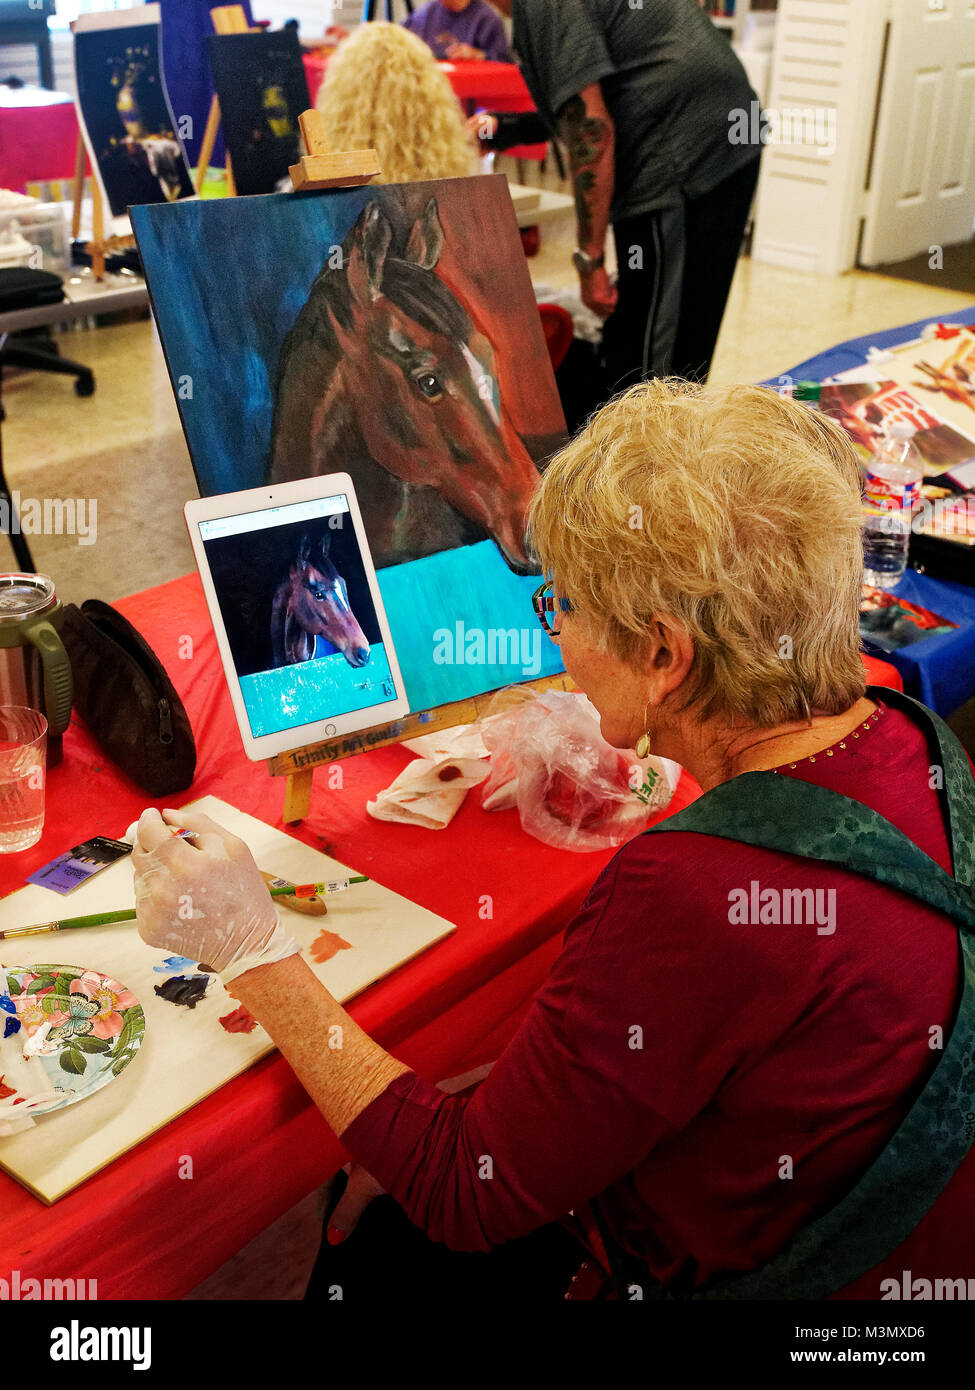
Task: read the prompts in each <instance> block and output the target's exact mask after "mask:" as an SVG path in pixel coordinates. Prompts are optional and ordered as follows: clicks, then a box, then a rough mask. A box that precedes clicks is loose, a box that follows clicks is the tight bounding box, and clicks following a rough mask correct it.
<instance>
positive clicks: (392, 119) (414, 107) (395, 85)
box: [316, 23, 477, 183]
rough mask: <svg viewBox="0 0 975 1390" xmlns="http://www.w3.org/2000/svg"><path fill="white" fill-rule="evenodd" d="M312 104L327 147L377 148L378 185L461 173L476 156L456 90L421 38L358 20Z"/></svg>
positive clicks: (472, 169) (470, 170) (391, 26)
mask: <svg viewBox="0 0 975 1390" xmlns="http://www.w3.org/2000/svg"><path fill="white" fill-rule="evenodd" d="M316 105H317V107H318V109H319V111H321V112H322V114H323V116H324V117H325V128H326V132H327V134H328V140H329V144H330V146H331V148H332V149H333V150H336V151H340V150H356V149H374V150H375V151H376V153H377V154H378V155H379V163H380V166H381V168H382V173H381V174H380V175H379V177H378V179H376V182H377V183H408V182H411V181H414V180H422V179H452V178H461V177H463V176H464V175H466V174H473V173H476V171H477V170H476V165H477V157H476V154H475V151H474V149H473V146H472V144H471V141H470V138H469V136H468V134H467V128H466V124H465V120H464V113H463V111H462V110H461V108H460V103H459V102H458V100H457V98H456V97H455V96H454V92H453V88H452V87H451V85H450V83H449V82H448V81H447V79H446V77H445V76H444V75H443V73H442V72H441V71H440V69H439V68H438V67H437V64H436V61H435V59H434V57H433V54H432V53H431V52H430V49H429V48H428V47H427V45H426V44H425V43H424V42H423V40H422V39H419V38H417V37H416V35H415V34H411V33H409V32H408V31H407V30H406V29H404V28H402V27H401V26H400V25H398V24H383V23H373V24H363V25H361V27H360V28H358V29H357V30H356V31H355V33H353V34H351V35H350V36H349V38H347V39H345V40H344V41H343V42H342V43H341V44H340V45H339V47H338V49H337V50H336V52H335V54H334V55H333V57H332V58H331V60H330V62H329V65H328V71H327V73H326V74H325V80H324V82H323V83H322V85H321V87H320V89H319V92H318V99H317V102H316Z"/></svg>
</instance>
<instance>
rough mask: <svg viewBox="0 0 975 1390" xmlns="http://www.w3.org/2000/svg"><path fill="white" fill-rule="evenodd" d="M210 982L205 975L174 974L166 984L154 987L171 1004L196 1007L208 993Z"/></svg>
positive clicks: (161, 997) (160, 996)
mask: <svg viewBox="0 0 975 1390" xmlns="http://www.w3.org/2000/svg"><path fill="white" fill-rule="evenodd" d="M209 983H210V981H209V980H208V979H207V978H206V976H205V975H173V976H172V978H171V979H168V980H167V981H166V982H165V984H161V985H153V989H154V990H155V991H156V993H157V994H158V995H159V998H160V999H167V1000H168V1001H169V1003H170V1004H182V1005H184V1006H185V1007H186V1008H187V1009H195V1008H196V1006H197V1004H198V1003H199V1002H200V1000H201V999H202V998H203V996H204V995H205V994H206V992H207V985H208V984H209Z"/></svg>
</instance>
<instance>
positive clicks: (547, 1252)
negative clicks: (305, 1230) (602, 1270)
mask: <svg viewBox="0 0 975 1390" xmlns="http://www.w3.org/2000/svg"><path fill="white" fill-rule="evenodd" d="M345 1182H346V1178H345V1174H344V1173H340V1174H339V1175H338V1177H337V1178H336V1180H335V1183H334V1184H333V1187H332V1191H331V1193H330V1194H329V1204H328V1211H327V1212H326V1215H325V1219H324V1221H323V1222H322V1244H321V1249H320V1250H319V1252H318V1258H317V1260H316V1261H315V1267H314V1269H313V1270H312V1274H311V1279H310V1280H309V1282H308V1288H307V1290H306V1292H305V1299H306V1300H307V1301H308V1302H323V1303H326V1302H331V1301H337V1300H338V1299H341V1300H342V1302H344V1303H350V1302H354V1303H358V1304H360V1305H362V1304H365V1305H367V1306H369V1307H370V1308H375V1307H376V1306H377V1301H379V1302H383V1301H384V1302H386V1303H388V1304H390V1305H392V1306H396V1305H400V1304H410V1303H417V1304H423V1305H424V1306H425V1307H426V1308H428V1309H430V1308H432V1309H437V1308H440V1307H443V1306H444V1305H451V1304H458V1305H461V1304H462V1305H464V1306H466V1307H467V1308H468V1309H470V1308H473V1307H477V1306H478V1305H479V1304H484V1303H491V1302H493V1303H497V1304H502V1303H503V1304H512V1305H515V1304H528V1305H532V1304H544V1303H560V1302H562V1301H563V1299H564V1297H565V1292H566V1290H567V1289H568V1287H569V1284H570V1283H571V1281H572V1276H573V1275H574V1274H575V1273H576V1271H577V1270H578V1268H579V1266H580V1265H581V1264H582V1262H583V1260H584V1259H585V1258H586V1256H587V1253H588V1252H587V1251H586V1250H585V1248H584V1247H583V1246H582V1245H580V1243H579V1242H578V1241H577V1240H576V1239H575V1237H574V1236H572V1235H571V1234H570V1233H569V1232H568V1231H567V1230H566V1229H565V1228H564V1227H563V1226H560V1225H559V1224H558V1223H557V1222H554V1223H552V1224H551V1225H547V1226H541V1227H539V1229H538V1230H537V1231H533V1232H532V1233H531V1234H530V1235H527V1236H523V1237H522V1238H521V1239H520V1240H512V1241H506V1242H505V1244H503V1245H498V1246H496V1247H495V1248H494V1249H493V1250H491V1251H489V1252H488V1253H487V1254H480V1253H476V1252H466V1251H456V1250H449V1249H448V1248H447V1246H446V1245H436V1244H434V1242H433V1241H431V1240H429V1239H428V1238H427V1236H426V1235H425V1234H424V1233H423V1231H421V1230H420V1229H419V1227H417V1226H414V1225H413V1224H412V1222H411V1221H410V1220H409V1219H408V1217H407V1216H406V1213H405V1212H404V1211H403V1209H402V1207H401V1206H400V1205H399V1204H398V1202H396V1201H395V1200H394V1199H393V1198H392V1197H389V1196H384V1197H377V1198H376V1199H375V1201H373V1202H370V1204H369V1206H368V1207H366V1209H365V1211H364V1212H363V1213H362V1216H361V1217H360V1218H359V1224H358V1226H357V1227H356V1228H355V1230H354V1231H353V1232H352V1234H351V1235H349V1236H347V1237H346V1239H345V1240H344V1241H343V1242H342V1244H341V1245H334V1246H333V1245H329V1244H328V1241H327V1240H326V1238H325V1232H326V1229H327V1227H328V1221H329V1216H330V1215H331V1212H332V1210H333V1209H334V1207H335V1205H336V1203H337V1202H338V1200H339V1197H340V1196H341V1194H342V1192H343V1191H344V1190H345Z"/></svg>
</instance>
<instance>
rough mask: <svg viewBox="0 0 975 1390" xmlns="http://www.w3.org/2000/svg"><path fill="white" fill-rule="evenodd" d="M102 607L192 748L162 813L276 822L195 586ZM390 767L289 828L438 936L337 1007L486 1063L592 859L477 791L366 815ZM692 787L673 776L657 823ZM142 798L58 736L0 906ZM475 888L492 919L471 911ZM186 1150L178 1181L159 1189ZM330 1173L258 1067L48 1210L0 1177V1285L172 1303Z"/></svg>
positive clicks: (399, 755)
mask: <svg viewBox="0 0 975 1390" xmlns="http://www.w3.org/2000/svg"><path fill="white" fill-rule="evenodd" d="M118 606H119V608H120V609H122V611H123V612H125V613H126V615H127V616H128V617H129V618H130V619H131V620H132V621H133V622H134V623H135V624H136V626H137V627H139V629H140V630H141V631H142V632H144V633H145V635H146V637H147V638H148V639H149V641H150V643H151V644H152V646H153V647H154V648H155V650H156V651H157V652H158V654H159V656H160V657H161V659H162V660H163V661H164V662H165V664H166V665H167V667H168V668H169V670H170V672H171V674H172V677H173V680H174V682H175V684H176V687H177V689H178V690H179V692H180V695H181V696H182V698H183V700H184V701H185V703H186V707H187V709H188V711H189V714H190V718H191V720H192V722H193V728H194V731H195V733H196V739H197V746H198V750H199V754H200V759H199V765H198V770H197V776H196V779H195V781H194V784H193V786H192V788H191V789H190V790H189V791H188V792H186V793H185V794H183V795H181V796H180V797H176V798H172V797H171V798H169V801H176V802H177V804H180V803H182V802H183V801H188V800H190V799H192V798H193V797H195V796H203V795H206V794H207V793H210V792H212V793H214V794H215V795H218V796H221V797H223V798H224V799H225V800H227V801H229V802H231V803H232V804H233V805H235V806H238V807H240V808H241V809H242V810H244V811H248V812H250V813H251V814H252V815H255V816H258V817H260V818H262V819H264V820H266V821H268V822H269V823H271V824H274V825H278V826H280V825H281V824H282V822H281V808H282V796H283V791H284V783H283V782H282V781H278V780H272V779H271V778H270V777H269V776H268V774H267V771H266V769H265V767H264V765H263V764H254V763H249V762H247V760H246V759H245V758H244V756H243V753H242V752H241V749H240V741H239V737H238V734H237V727H236V723H235V721H234V718H233V712H232V710H231V706H230V699H229V696H228V694H227V689H226V686H225V683H224V679H223V675H222V672H221V668H220V665H219V660H218V656H217V650H216V643H215V641H214V638H213V633H212V630H211V628H210V623H209V619H208V617H207V613H206V607H205V604H204V602H203V596H202V590H201V588H200V583H199V580H198V578H197V577H196V576H195V575H192V576H187V577H186V578H183V579H178V580H174V581H173V582H172V583H170V584H165V585H163V586H161V587H160V588H157V589H150V590H148V591H147V592H146V593H144V594H139V595H137V596H135V597H133V598H131V599H128V600H126V601H124V602H122V603H120V604H119V605H118ZM187 638H189V641H190V643H191V650H192V656H191V657H189V658H187V659H183V658H181V656H180V652H181V650H182V651H183V652H186V651H187V650H188V647H187V643H186V639H187ZM409 756H410V755H409V754H408V753H406V752H405V751H404V750H402V749H400V748H387V749H378V750H376V751H374V752H370V753H363V754H361V755H360V756H358V757H355V758H351V759H349V760H348V761H347V762H345V763H343V764H342V769H343V774H344V786H343V788H342V790H341V791H338V790H332V791H330V790H328V788H327V777H325V776H324V775H322V774H321V773H319V775H318V778H317V779H316V787H315V791H314V793H313V796H312V807H311V812H310V814H309V816H308V818H307V820H306V821H305V822H304V823H303V824H302V825H301V827H300V828H298V829H296V830H293V831H292V833H294V834H297V835H298V837H299V838H300V839H302V840H305V841H306V842H307V843H309V844H312V845H315V846H316V847H320V848H322V849H324V850H325V851H326V852H327V853H329V854H333V855H334V856H335V857H336V858H337V859H340V860H341V861H343V862H344V863H348V864H350V865H353V866H354V867H356V868H357V869H359V870H361V871H362V872H364V873H368V874H370V875H371V876H372V877H374V878H376V879H378V880H379V881H380V882H381V883H384V884H387V885H388V886H389V887H390V888H392V889H394V890H395V891H397V892H399V893H403V894H404V895H405V896H407V897H410V898H412V899H414V900H415V901H416V902H419V903H422V904H423V906H424V907H428V908H430V909H431V910H432V911H434V912H437V913H439V914H441V915H442V916H444V917H446V918H448V919H449V920H450V921H453V922H456V923H457V928H458V929H457V931H456V932H455V933H454V934H453V935H452V936H450V937H449V938H448V939H447V940H446V941H443V942H441V943H439V944H438V945H436V946H434V947H433V948H431V949H430V950H429V951H427V952H425V953H424V954H422V955H420V956H419V957H417V959H415V960H413V961H411V962H409V963H408V964H407V965H404V966H403V967H402V968H401V969H399V970H397V971H396V972H395V973H394V974H393V975H391V976H390V977H388V978H387V979H385V980H382V981H381V982H380V983H379V984H377V985H374V986H373V987H372V988H371V989H369V990H367V991H366V992H365V993H363V994H361V995H360V996H359V997H358V998H357V999H356V1000H355V1002H354V1003H353V1005H352V1013H353V1014H354V1015H355V1018H356V1020H357V1021H358V1022H359V1023H360V1024H361V1025H362V1027H363V1028H365V1029H366V1030H367V1031H368V1032H370V1033H371V1034H372V1035H373V1036H374V1037H376V1038H377V1039H378V1040H379V1041H380V1042H382V1043H383V1045H384V1046H386V1047H388V1048H391V1049H393V1050H394V1051H395V1052H396V1055H397V1056H399V1057H401V1058H402V1059H403V1060H404V1061H406V1062H407V1063H409V1064H410V1065H412V1066H414V1067H416V1068H417V1069H418V1070H419V1071H420V1072H421V1073H422V1074H424V1075H426V1076H428V1077H430V1078H431V1079H433V1080H436V1079H439V1078H440V1077H442V1076H449V1075H452V1074H456V1073H457V1072H460V1071H463V1070H465V1069H466V1068H467V1067H468V1066H473V1065H475V1064H477V1063H478V1062H481V1061H487V1060H490V1059H491V1058H493V1057H495V1056H497V1054H498V1051H499V1050H500V1048H501V1047H502V1046H503V1045H504V1043H505V1042H506V1040H507V1039H508V1037H510V1035H511V1033H512V1032H513V1031H514V1028H515V1026H516V1025H517V1022H518V1018H519V1016H520V1013H521V1011H522V1010H523V1009H524V1007H525V1005H526V1004H527V1001H528V1000H529V999H530V997H531V995H532V994H533V993H534V991H535V989H536V988H537V987H538V984H539V983H540V981H541V979H542V978H543V976H544V974H545V972H546V970H547V968H548V965H549V963H550V961H551V960H552V958H553V957H554V955H555V953H556V952H557V950H558V946H559V939H560V934H561V930H562V928H564V926H565V924H566V923H567V921H568V919H569V918H570V916H571V915H572V913H573V912H574V911H575V909H576V908H577V907H578V905H579V903H580V901H581V899H582V898H583V896H584V895H585V893H586V891H587V890H588V888H589V885H590V884H591V883H592V881H593V879H594V878H595V877H596V875H597V874H598V872H599V870H600V869H601V868H602V866H603V864H604V863H605V862H606V860H607V859H608V858H609V853H608V852H606V853H598V854H572V853H569V852H567V851H559V850H554V849H550V848H548V847H547V846H545V845H542V844H540V843H539V842H538V841H536V840H533V839H531V838H530V837H529V836H528V835H526V834H525V833H524V832H523V831H522V830H521V827H520V825H519V823H518V818H517V815H516V814H515V813H514V812H501V813H497V814H488V813H486V812H484V811H482V810H481V808H480V804H479V799H478V797H477V794H476V793H475V794H474V795H472V796H470V797H468V799H467V802H466V804H465V805H464V806H463V807H462V809H461V810H460V812H459V813H458V815H457V817H456V818H455V820H454V821H453V823H452V824H451V825H450V826H449V827H448V828H447V829H446V830H444V831H439V832H430V831H423V830H417V829H414V828H410V827H406V826H397V825H389V824H385V823H383V822H380V821H375V820H372V819H371V818H370V817H369V816H368V815H367V814H366V810H365V804H366V801H367V799H371V798H372V797H373V796H374V795H375V793H376V792H377V791H379V790H380V788H382V787H385V786H387V785H388V784H389V782H390V781H391V780H392V778H393V777H394V776H395V774H396V773H397V772H398V771H399V770H400V768H401V767H402V766H403V765H404V764H405V762H406V761H407V760H408V758H409ZM695 790H696V788H695V784H694V783H693V782H692V781H691V779H690V778H688V777H686V776H685V777H684V778H683V779H682V780H681V784H680V786H679V788H678V791H677V795H676V797H675V799H674V801H673V803H672V806H673V809H675V810H676V809H678V808H679V807H681V806H684V805H686V804H687V802H688V801H689V800H691V799H692V798H693V796H694V794H695ZM146 802H147V799H146V797H145V795H144V794H143V793H141V792H140V791H139V790H138V788H136V787H135V786H134V785H133V784H132V783H130V782H128V781H127V780H126V779H125V778H123V777H122V775H121V774H120V773H119V772H117V771H116V770H115V769H114V768H113V767H112V766H111V765H110V764H108V763H107V762H106V760H105V759H104V758H103V757H102V756H101V754H100V752H99V750H98V748H97V746H95V745H94V744H93V743H92V741H91V740H90V738H89V737H88V735H87V733H86V732H85V730H84V729H83V728H81V727H80V726H79V725H78V724H77V723H73V724H72V726H71V728H70V729H69V731H68V733H67V735H66V737H65V755H64V761H63V763H62V764H61V765H60V766H59V767H57V768H55V769H53V770H52V772H51V774H50V776H49V779H48V792H47V822H46V827H45V832H44V836H43V838H42V839H41V841H40V843H39V844H38V845H36V846H35V847H34V848H32V849H30V850H27V851H25V852H24V853H22V854H18V855H16V856H12V855H11V856H2V857H0V892H3V893H8V892H11V891H13V890H14V889H16V888H18V887H19V886H21V884H22V883H23V881H24V878H25V877H26V875H27V874H29V873H31V872H33V870H34V869H35V868H37V867H38V866H39V865H40V864H43V863H44V862H46V861H47V860H48V859H50V858H52V857H53V856H54V855H55V854H56V853H58V852H59V851H61V850H63V849H67V848H69V847H70V846H71V845H73V844H77V843H78V842H79V841H80V840H83V839H85V838H86V837H87V836H89V835H91V834H94V833H99V832H102V833H106V834H109V835H118V834H121V833H122V832H123V831H124V830H125V828H126V826H127V825H128V824H129V823H130V822H131V821H132V820H134V819H135V818H136V816H137V815H138V813H139V812H140V811H141V810H142V808H143V807H144V806H145V805H146ZM156 804H160V805H161V804H163V803H156ZM485 892H489V893H490V894H491V895H492V896H493V898H494V918H493V920H491V921H482V920H480V919H479V918H478V915H477V914H478V905H479V898H480V895H481V894H483V893H485ZM121 930H125V928H121ZM185 1154H189V1155H191V1156H192V1158H193V1171H194V1177H193V1181H192V1182H189V1181H181V1180H180V1179H179V1177H178V1175H177V1173H178V1167H179V1161H180V1157H181V1155H185ZM345 1161H346V1155H345V1154H344V1153H343V1151H342V1149H341V1147H340V1145H339V1144H338V1142H337V1140H336V1139H335V1137H334V1136H333V1135H332V1133H331V1131H330V1130H329V1129H328V1127H327V1126H326V1124H325V1122H324V1120H322V1118H321V1116H320V1115H319V1113H318V1111H317V1110H315V1109H314V1108H313V1107H312V1105H311V1103H310V1102H309V1100H308V1098H307V1096H306V1095H305V1093H304V1091H303V1090H302V1089H301V1087H300V1086H299V1085H298V1083H297V1081H296V1080H295V1078H294V1076H293V1074H292V1072H291V1070H290V1068H289V1067H288V1066H287V1064H286V1063H285V1062H284V1061H283V1060H282V1059H281V1058H280V1057H278V1056H277V1055H274V1056H271V1057H269V1058H266V1059H265V1060H264V1061H262V1062H259V1063H258V1064H257V1065H256V1066H254V1067H253V1068H251V1070H250V1071H248V1072H247V1073H245V1074H244V1075H243V1076H241V1077H238V1078H237V1079H236V1080H235V1081H232V1082H230V1083H229V1084H228V1085H226V1086H224V1087H223V1088H222V1089H221V1090H220V1091H218V1092H217V1093H216V1094H215V1095H213V1096H211V1097H209V1098H208V1099H207V1100H205V1101H203V1102H201V1103H200V1104H199V1105H197V1106H195V1107H194V1108H193V1109H192V1110H190V1111H189V1112H188V1113H187V1114H186V1115H184V1116H181V1117H180V1118H179V1119H178V1120H174V1121H173V1122H172V1123H171V1124H169V1125H167V1126H166V1127H165V1128H164V1129H162V1130H161V1131H160V1132H159V1133H158V1134H155V1135H153V1136H152V1137H151V1138H149V1139H147V1140H145V1141H144V1142H143V1143H142V1144H141V1145H139V1147H138V1148H136V1149H134V1150H132V1151H131V1152H130V1153H128V1154H126V1155H124V1156H123V1157H122V1158H120V1159H119V1160H117V1161H116V1162H115V1163H114V1164H113V1165H112V1166H111V1167H110V1168H108V1169H106V1170H104V1171H103V1172H101V1173H100V1174H98V1175H97V1176H96V1177H94V1178H92V1179H91V1180H90V1181H88V1182H87V1183H85V1184H84V1185H83V1186H82V1187H80V1188H77V1189H76V1190H75V1191H74V1192H72V1193H69V1194H68V1195H67V1196H65V1197H63V1198H62V1199H61V1200H60V1201H59V1202H57V1203H56V1204H55V1205H54V1206H53V1207H51V1208H47V1207H45V1206H43V1204H42V1203H40V1202H39V1201H38V1200H37V1199H36V1198H35V1197H33V1196H31V1195H30V1194H29V1193H28V1192H26V1191H25V1190H24V1189H22V1188H21V1187H19V1186H18V1185H17V1184H16V1183H15V1182H14V1181H13V1180H12V1179H11V1178H9V1177H7V1176H6V1175H4V1174H0V1278H7V1277H9V1271H11V1270H13V1269H18V1270H19V1271H20V1274H21V1278H22V1279H24V1278H27V1277H37V1278H44V1277H47V1278H58V1277H64V1278H82V1277H84V1278H89V1279H91V1278H95V1279H97V1280H98V1295H99V1297H100V1298H172V1297H178V1296H180V1295H182V1294H183V1293H186V1292H188V1290H190V1289H191V1288H193V1287H194V1286H195V1285H196V1284H197V1283H199V1282H200V1280H201V1279H203V1278H205V1277H206V1276H207V1275H208V1274H209V1273H211V1272H212V1271H213V1270H214V1269H216V1268H218V1267H219V1265H221V1264H222V1263H223V1262H224V1261H225V1260H227V1259H228V1258H229V1257H230V1255H232V1254H233V1253H234V1252H235V1251H236V1250H239V1249H240V1247H241V1246H242V1245H243V1244H245V1243H246V1242H247V1241H248V1240H250V1239H251V1238H252V1237H253V1236H254V1235H256V1234H257V1233H258V1232H259V1231H260V1230H262V1229H264V1227H266V1226H267V1225H269V1224H270V1222H272V1221H273V1220H275V1219H276V1218H277V1217H278V1216H279V1215H280V1214H281V1213H282V1212H284V1211H286V1210H287V1209H288V1208H289V1207H290V1206H292V1205H293V1204H294V1203H295V1202H297V1201H299V1200H300V1199H301V1198H302V1197H303V1196H304V1195H305V1194H306V1193H307V1192H309V1191H310V1190H311V1189H312V1188H313V1187H314V1186H315V1185H316V1184H318V1183H320V1182H322V1181H323V1180H324V1179H325V1178H326V1177H327V1176H329V1174H331V1173H333V1172H335V1171H336V1169H337V1168H338V1167H339V1166H340V1165H341V1164H342V1163H344V1162H345Z"/></svg>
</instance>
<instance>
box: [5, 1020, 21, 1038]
mask: <svg viewBox="0 0 975 1390" xmlns="http://www.w3.org/2000/svg"><path fill="white" fill-rule="evenodd" d="M19 1032H20V1019H19V1018H8V1019H7V1021H6V1023H5V1024H4V1029H3V1036H4V1037H5V1038H12V1037H13V1035H14V1034H15V1033H19Z"/></svg>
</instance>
